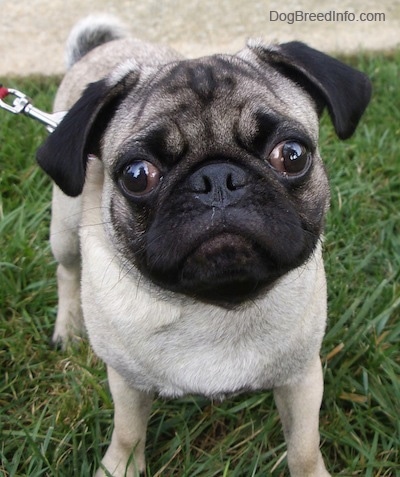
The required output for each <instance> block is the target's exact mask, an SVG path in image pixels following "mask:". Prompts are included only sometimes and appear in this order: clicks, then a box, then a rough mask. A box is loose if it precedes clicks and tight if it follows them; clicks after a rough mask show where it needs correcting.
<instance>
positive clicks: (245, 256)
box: [179, 233, 277, 306]
mask: <svg viewBox="0 0 400 477" xmlns="http://www.w3.org/2000/svg"><path fill="white" fill-rule="evenodd" d="M266 260H267V258H266V257H265V254H264V253H263V252H262V250H261V247H259V246H257V244H255V243H253V242H252V241H251V240H250V239H248V238H245V237H243V236H240V235H236V234H231V233H222V234H220V235H217V236H215V237H213V238H210V239H208V240H206V241H205V242H203V243H202V244H201V245H200V246H199V247H197V248H196V249H194V250H193V251H192V252H190V253H189V254H188V255H187V256H186V258H185V259H184V261H183V263H182V265H181V269H180V277H179V286H180V287H181V288H182V291H183V292H184V293H186V294H189V295H192V296H194V297H196V298H198V299H201V300H204V301H207V302H212V303H217V304H220V305H222V306H234V305H237V304H239V303H242V302H243V301H246V300H248V299H250V298H252V297H254V296H256V295H257V294H258V293H259V292H260V290H261V289H263V288H265V286H266V285H267V284H271V283H272V282H273V281H274V280H275V279H276V278H277V277H276V274H275V273H272V267H266ZM266 270H269V272H268V273H266Z"/></svg>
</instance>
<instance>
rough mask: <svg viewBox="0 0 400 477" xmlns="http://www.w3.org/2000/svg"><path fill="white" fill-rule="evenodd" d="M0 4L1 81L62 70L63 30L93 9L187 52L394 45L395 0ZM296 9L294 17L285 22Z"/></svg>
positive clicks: (399, 34)
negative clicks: (258, 40)
mask: <svg viewBox="0 0 400 477" xmlns="http://www.w3.org/2000/svg"><path fill="white" fill-rule="evenodd" d="M0 8H1V19H0V38H1V60H0V80H1V76H4V75H27V74H30V73H42V74H46V75H47V74H54V73H62V72H63V71H64V64H63V51H64V43H65V39H66V37H67V35H68V32H69V30H70V29H71V27H72V25H73V24H74V23H75V22H76V21H77V20H79V19H80V18H82V17H83V16H86V15H88V14H90V13H94V12H108V13H112V14H115V15H118V16H119V17H121V18H122V19H123V20H125V22H126V23H127V24H128V25H130V26H131V28H132V31H133V32H134V34H135V35H136V36H138V37H140V38H142V39H145V40H150V41H155V42H159V43H167V44H169V45H170V46H173V47H175V48H176V49H178V50H180V51H181V52H182V53H184V54H186V55H188V56H198V55H203V54H208V53H215V52H228V53H230V52H235V51H237V50H239V49H240V48H242V46H243V45H244V43H245V41H246V39H247V38H249V37H262V38H264V39H265V41H266V42H274V41H279V42H284V41H288V40H293V39H297V40H302V41H305V42H307V43H308V44H309V45H310V46H313V47H315V48H318V49H321V50H324V51H326V52H337V51H340V52H354V51H356V50H359V49H363V50H381V49H389V48H393V47H395V46H396V45H399V44H400V1H399V0H386V1H385V2H382V1H377V0H352V1H337V0H329V1H328V0H318V1H317V0H303V1H301V0H298V1H296V0H286V1H285V2H282V1H280V0H269V1H268V0H254V1H253V2H251V1H249V0H165V1H162V0H142V1H140V0H135V1H132V0H67V1H64V0H33V1H30V0H0ZM296 11H297V12H300V13H298V14H297V20H298V21H294V22H292V18H291V14H294V12H296ZM310 13H313V14H320V16H319V19H317V17H316V16H314V17H312V16H310V15H308V16H307V19H305V14H310ZM367 14H368V16H366V15H367ZM376 14H380V15H376ZM382 14H383V15H382ZM338 15H341V17H342V18H341V19H342V20H345V21H338V18H337V17H338ZM278 16H280V19H278V18H277V17H278ZM335 16H336V18H335ZM339 19H340V18H339ZM293 20H295V19H293Z"/></svg>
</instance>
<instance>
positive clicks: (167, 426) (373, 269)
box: [0, 52, 400, 477]
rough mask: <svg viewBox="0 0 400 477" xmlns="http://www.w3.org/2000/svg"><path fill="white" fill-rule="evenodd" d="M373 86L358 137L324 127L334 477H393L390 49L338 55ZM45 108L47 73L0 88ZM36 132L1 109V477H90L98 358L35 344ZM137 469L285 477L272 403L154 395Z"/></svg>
mask: <svg viewBox="0 0 400 477" xmlns="http://www.w3.org/2000/svg"><path fill="white" fill-rule="evenodd" d="M352 61H353V62H354V64H355V65H358V66H359V67H360V68H361V69H363V70H364V71H366V72H367V73H368V74H369V75H370V77H371V78H372V81H373V84H374V96H373V101H372V104H371V106H370V107H369V109H368V111H367V113H366V115H365V117H364V118H363V120H362V123H361V124H360V127H359V129H358V131H357V133H356V135H355V136H354V137H353V138H351V139H350V140H348V141H346V142H340V141H338V140H337V139H336V138H335V136H334V132H333V129H332V127H331V125H330V123H329V121H328V119H327V118H326V117H324V119H323V122H322V126H321V142H322V146H321V150H322V154H323V157H324V159H325V163H326V166H327V169H328V172H329V175H330V178H331V190H332V207H331V210H330V212H329V217H328V221H327V233H326V242H325V257H326V265H327V274H328V280H329V326H328V330H327V335H326V339H325V341H324V344H323V349H322V358H323V364H324V370H325V397H324V403H323V406H322V410H321V435H322V444H323V447H322V449H323V453H324V456H325V459H326V461H327V463H328V466H329V468H330V471H331V472H332V473H333V474H335V475H344V476H351V475H357V476H358V475H359V476H367V477H377V476H379V477H383V476H386V477H389V476H390V477H394V476H400V464H399V462H400V455H399V449H400V420H399V410H400V320H399V309H400V306H399V305H400V286H399V269H400V239H399V232H400V230H399V224H400V212H399V210H400V160H399V151H400V90H399V87H398V81H399V76H400V75H399V69H400V67H399V65H400V52H395V53H393V54H392V55H386V56H384V55H378V54H376V55H373V56H369V55H365V56H362V57H359V58H356V59H353V60H352ZM2 81H3V83H4V84H6V85H7V86H9V87H16V88H20V89H22V90H23V91H25V92H27V93H28V94H30V95H31V96H32V97H33V98H34V102H35V105H37V106H38V107H41V108H43V109H45V110H50V107H51V106H50V105H51V101H52V97H53V96H54V92H55V89H56V84H57V79H56V78H48V79H43V78H27V79H18V78H14V79H13V78H2ZM45 136H46V132H45V130H44V128H43V127H42V126H41V125H39V124H36V123H35V122H34V121H31V120H29V119H27V118H24V117H16V116H12V115H11V114H9V113H6V112H3V111H0V161H1V163H0V166H1V167H0V191H1V202H0V249H1V258H0V267H1V275H0V303H1V308H0V313H1V324H0V360H1V380H0V433H1V438H0V475H4V476H5V477H6V476H7V477H8V476H29V477H38V476H61V477H62V476H68V477H70V476H74V477H75V476H90V475H92V473H93V472H94V470H95V469H96V467H97V465H98V463H99V460H100V459H101V455H102V454H103V453H104V451H105V449H106V446H107V442H108V441H109V439H110V433H111V425H112V402H111V399H110V397H109V393H108V390H107V384H106V377H105V371H104V366H103V364H102V363H101V362H100V361H99V360H98V359H97V358H96V357H95V356H94V355H93V353H92V352H91V351H90V349H89V347H88V346H87V344H86V343H81V344H80V346H79V347H77V348H74V349H70V350H68V352H66V353H60V352H59V351H57V350H54V349H52V348H51V346H50V345H49V339H50V336H51V333H52V327H53V322H54V317H55V307H56V286H55V278H54V276H55V264H54V262H53V259H52V257H51V253H50V251H49V246H48V243H47V238H48V227H49V216H50V207H49V203H50V195H51V186H50V182H49V180H48V179H47V177H45V175H44V174H43V173H42V172H41V171H40V170H39V169H38V167H37V166H36V164H35V160H34V154H35V150H36V148H37V147H38V146H39V144H40V143H41V141H42V140H43V138H44V137H45ZM147 457H148V464H147V465H148V475H149V476H151V477H159V476H164V477H165V476H166V477H168V476H190V477H193V476H206V477H211V476H221V477H222V476H229V477H236V476H241V477H251V476H264V477H265V476H266V475H271V476H284V475H287V467H286V461H285V444H284V442H283V437H282V432H281V428H280V423H279V420H278V417H277V413H276V409H275V406H274V404H273V400H272V396H271V393H269V392H266V393H259V394H253V395H245V396H240V397H237V398H234V399H229V400H227V401H225V402H224V403H222V404H221V403H210V402H208V401H207V400H204V399H199V398H187V399H180V400H176V401H174V400H171V401H169V400H168V401H157V402H156V403H155V404H154V407H153V412H152V417H151V420H150V425H149V432H148V444H147Z"/></svg>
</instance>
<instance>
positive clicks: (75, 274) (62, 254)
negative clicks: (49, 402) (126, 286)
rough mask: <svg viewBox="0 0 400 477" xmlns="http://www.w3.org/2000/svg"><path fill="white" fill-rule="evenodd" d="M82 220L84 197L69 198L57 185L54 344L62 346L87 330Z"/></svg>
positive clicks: (53, 222)
mask: <svg viewBox="0 0 400 477" xmlns="http://www.w3.org/2000/svg"><path fill="white" fill-rule="evenodd" d="M80 220H81V198H80V197H77V198H71V197H68V196H66V195H65V194H64V193H63V192H61V190H60V189H59V188H58V187H57V186H54V189H53V204H52V217H51V228H50V243H51V249H52V252H53V255H54V258H55V259H56V261H57V262H58V267H57V285H58V311H57V320H56V324H55V328H54V333H53V343H54V344H61V345H62V346H65V345H66V343H67V342H68V341H70V340H71V339H73V338H74V337H77V336H80V335H82V334H83V333H84V325H83V317H82V309H81V298H80V297H81V292H80V277H81V263H80V262H81V260H80V249H79V223H80Z"/></svg>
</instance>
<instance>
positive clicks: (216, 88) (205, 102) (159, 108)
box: [118, 55, 318, 148]
mask: <svg viewBox="0 0 400 477" xmlns="http://www.w3.org/2000/svg"><path fill="white" fill-rule="evenodd" d="M118 116H119V117H120V118H129V117H131V118H132V122H131V129H130V131H129V132H128V130H126V133H127V134H131V135H133V136H135V135H138V136H143V135H151V134H153V133H154V132H155V131H159V130H160V129H162V130H163V135H164V136H165V137H164V142H165V140H166V138H167V137H168V136H169V137H170V141H169V142H170V143H171V147H173V144H172V143H173V142H175V143H176V145H175V146H176V147H177V148H181V147H183V146H182V144H183V141H184V139H185V138H186V137H187V136H188V135H189V136H190V137H191V138H197V139H198V140H199V141H202V142H211V141H214V142H219V143H220V142H221V141H222V142H223V141H224V138H225V139H226V140H228V138H229V137H230V135H231V133H232V131H236V132H237V133H238V134H239V135H241V136H243V137H244V138H245V137H250V138H251V137H252V136H256V135H257V134H260V132H261V133H262V134H264V135H268V134H271V133H272V132H273V130H274V129H277V128H288V129H290V128H292V129H296V128H297V129H298V130H299V131H300V132H302V133H303V134H307V135H308V136H310V139H311V141H312V142H315V143H316V142H317V140H318V117H317V113H316V112H315V108H314V105H313V102H312V100H311V98H310V97H309V96H308V95H307V94H306V93H305V92H303V91H302V90H301V88H300V86H297V85H296V84H294V83H293V82H292V81H290V80H289V79H287V78H286V77H284V76H283V75H281V74H280V73H278V72H277V71H276V70H274V69H273V68H272V67H269V66H268V65H267V66H266V67H265V68H262V69H261V68H260V67H257V66H253V65H252V64H250V63H248V62H246V61H244V60H242V59H240V58H238V57H235V56H228V55H224V56H222V55H218V56H211V57H205V58H200V59H197V60H185V61H179V62H177V63H173V64H169V65H165V66H164V67H162V68H161V69H159V70H158V71H156V72H155V73H153V74H152V75H148V76H147V77H142V78H141V81H140V85H139V88H138V89H136V90H133V91H132V92H131V94H130V95H129V97H128V98H127V100H126V101H125V102H124V103H123V104H122V105H121V108H120V112H119V114H118ZM127 139H128V138H127ZM178 143H179V144H178Z"/></svg>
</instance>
